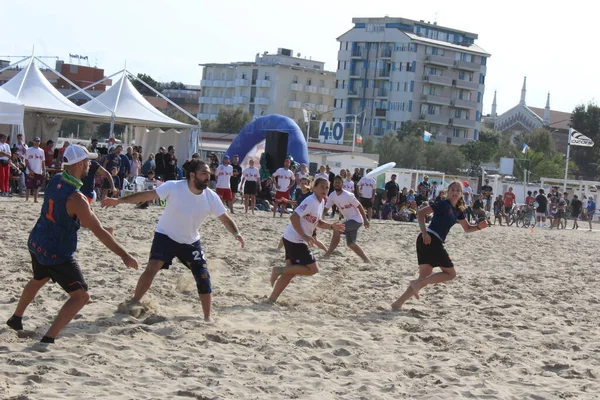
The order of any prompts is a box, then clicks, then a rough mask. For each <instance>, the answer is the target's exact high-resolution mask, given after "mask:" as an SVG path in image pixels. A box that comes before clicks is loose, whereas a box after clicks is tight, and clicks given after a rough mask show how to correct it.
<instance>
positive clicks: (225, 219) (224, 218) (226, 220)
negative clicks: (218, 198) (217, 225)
mask: <svg viewBox="0 0 600 400" xmlns="http://www.w3.org/2000/svg"><path fill="white" fill-rule="evenodd" d="M219 221H221V223H222V224H223V225H225V228H227V230H228V231H229V233H231V234H232V235H233V236H235V240H237V241H238V242H240V245H241V247H242V249H243V248H244V245H245V244H246V243H245V241H244V237H243V236H242V234H241V233H240V231H239V229H238V227H237V225H236V224H235V222H234V221H233V220H232V219H231V217H230V216H229V214H227V213H223V214H221V215H219Z"/></svg>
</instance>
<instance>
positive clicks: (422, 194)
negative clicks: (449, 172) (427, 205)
mask: <svg viewBox="0 0 600 400" xmlns="http://www.w3.org/2000/svg"><path fill="white" fill-rule="evenodd" d="M430 191H431V184H430V183H429V176H428V175H425V176H423V180H422V181H421V183H419V185H418V186H417V196H416V197H415V200H416V202H417V206H420V205H421V203H423V202H425V201H427V199H428V198H429V192H430Z"/></svg>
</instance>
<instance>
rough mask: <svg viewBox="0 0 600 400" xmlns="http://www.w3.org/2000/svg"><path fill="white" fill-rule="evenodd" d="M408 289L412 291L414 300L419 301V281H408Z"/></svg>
mask: <svg viewBox="0 0 600 400" xmlns="http://www.w3.org/2000/svg"><path fill="white" fill-rule="evenodd" d="M410 288H411V289H412V291H413V296H415V298H416V299H417V300H419V299H420V297H419V290H421V288H420V287H419V281H418V280H414V281H410Z"/></svg>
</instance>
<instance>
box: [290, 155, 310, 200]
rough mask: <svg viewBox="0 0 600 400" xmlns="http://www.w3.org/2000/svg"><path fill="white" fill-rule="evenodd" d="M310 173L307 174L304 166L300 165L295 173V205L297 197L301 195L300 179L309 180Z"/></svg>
mask: <svg viewBox="0 0 600 400" xmlns="http://www.w3.org/2000/svg"><path fill="white" fill-rule="evenodd" d="M309 178H310V173H309V172H308V168H307V167H306V164H304V163H302V164H300V171H298V172H296V192H295V193H294V199H295V200H296V205H299V204H300V203H299V202H298V196H301V195H302V179H309Z"/></svg>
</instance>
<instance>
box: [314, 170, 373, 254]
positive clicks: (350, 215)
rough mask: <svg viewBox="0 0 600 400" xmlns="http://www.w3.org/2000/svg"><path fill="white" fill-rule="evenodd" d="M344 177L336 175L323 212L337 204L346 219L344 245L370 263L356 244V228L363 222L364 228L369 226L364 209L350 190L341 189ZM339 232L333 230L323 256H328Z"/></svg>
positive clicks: (337, 238)
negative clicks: (332, 189)
mask: <svg viewBox="0 0 600 400" xmlns="http://www.w3.org/2000/svg"><path fill="white" fill-rule="evenodd" d="M343 186H344V179H343V178H342V177H341V176H339V175H338V176H336V177H335V180H334V181H333V188H334V191H333V192H331V193H330V194H329V196H328V197H327V203H325V210H324V212H325V214H327V210H328V209H329V208H331V207H333V206H334V205H335V206H337V208H338V210H339V211H340V214H342V215H343V216H344V218H345V219H346V220H345V221H344V227H345V229H344V235H346V245H347V246H348V247H349V248H351V249H352V250H353V251H354V252H355V253H356V254H358V256H359V257H360V258H362V260H363V261H364V262H366V263H370V262H371V260H370V259H369V257H367V256H366V254H365V252H364V251H363V250H362V249H361V248H360V246H359V245H358V244H356V238H357V236H358V229H359V228H360V227H361V226H362V225H363V224H364V225H365V228H368V227H369V221H368V220H367V217H366V215H365V209H364V208H363V206H362V205H361V204H360V202H359V201H358V199H357V198H356V197H354V195H353V194H352V193H350V192H347V191H345V190H344V189H343ZM340 235H341V234H340V233H338V232H333V236H332V237H331V243H330V244H329V249H328V250H327V252H326V253H325V255H324V257H329V256H331V254H332V253H333V251H334V250H335V249H336V247H337V246H338V244H339V243H340Z"/></svg>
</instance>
